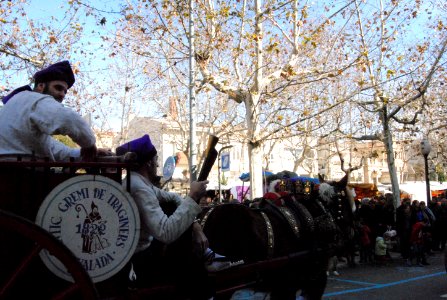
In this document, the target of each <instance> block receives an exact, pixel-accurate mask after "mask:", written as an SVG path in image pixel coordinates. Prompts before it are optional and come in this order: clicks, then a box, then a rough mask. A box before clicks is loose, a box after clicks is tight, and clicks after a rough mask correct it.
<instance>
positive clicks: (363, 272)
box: [323, 252, 447, 300]
mask: <svg viewBox="0 0 447 300" xmlns="http://www.w3.org/2000/svg"><path fill="white" fill-rule="evenodd" d="M391 257H392V259H393V260H392V262H389V263H388V264H386V265H376V264H374V263H367V264H358V263H357V265H356V267H354V268H352V267H348V266H347V265H346V263H340V262H339V264H338V272H339V273H340V275H339V276H334V275H333V274H330V276H329V277H328V283H327V287H326V290H325V293H324V296H323V299H324V300H350V299H368V300H376V299H377V300H379V299H380V300H400V299H402V300H403V299H405V300H408V299H418V300H432V299H433V300H435V299H447V276H446V270H445V266H444V254H443V253H441V252H435V253H434V254H433V255H429V256H427V260H428V262H429V263H430V265H429V266H424V267H420V266H411V267H408V266H406V265H405V263H404V260H403V259H402V258H401V257H400V254H399V253H396V252H391ZM356 260H357V261H358V256H357V257H356Z"/></svg>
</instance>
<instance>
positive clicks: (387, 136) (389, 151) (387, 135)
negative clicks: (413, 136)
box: [380, 107, 400, 209]
mask: <svg viewBox="0 0 447 300" xmlns="http://www.w3.org/2000/svg"><path fill="white" fill-rule="evenodd" d="M380 118H381V120H382V126H383V135H384V138H383V143H384V145H385V149H386V157H387V162H388V169H389V172H390V179H391V187H392V191H393V198H394V208H395V209H396V208H397V207H398V206H399V204H400V189H399V180H398V178H397V172H396V165H395V160H394V149H393V137H392V134H391V130H390V127H389V123H388V118H387V110H386V107H385V108H383V110H382V112H381V113H380Z"/></svg>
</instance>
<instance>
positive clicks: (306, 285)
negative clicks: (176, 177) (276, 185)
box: [201, 176, 353, 300]
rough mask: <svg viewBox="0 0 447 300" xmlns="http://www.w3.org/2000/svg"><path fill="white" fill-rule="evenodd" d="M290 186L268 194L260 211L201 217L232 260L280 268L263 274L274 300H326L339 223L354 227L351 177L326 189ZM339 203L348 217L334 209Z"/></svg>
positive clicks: (215, 245)
mask: <svg viewBox="0 0 447 300" xmlns="http://www.w3.org/2000/svg"><path fill="white" fill-rule="evenodd" d="M284 182H286V183H285V184H284V186H287V185H288V189H287V190H288V191H275V192H270V193H266V194H265V195H264V196H263V197H262V198H260V199H257V201H256V205H255V207H254V208H251V207H248V206H246V205H241V204H221V205H217V206H214V207H212V208H210V209H209V210H207V211H206V212H204V213H203V215H202V216H201V217H202V221H201V224H202V226H203V231H204V233H205V235H206V236H207V237H208V240H209V244H210V248H211V249H213V250H214V251H215V252H217V253H220V254H222V255H225V256H227V257H229V258H231V259H232V260H233V259H234V260H244V262H245V263H246V266H248V267H249V266H250V264H255V265H256V263H257V262H261V261H263V262H269V261H274V262H276V265H277V266H278V267H277V268H272V267H268V268H266V271H265V272H264V271H262V270H260V271H259V272H258V276H259V278H258V282H259V283H260V284H259V285H260V286H261V287H262V288H265V289H267V290H268V291H270V297H271V299H281V300H287V299H296V295H297V292H298V290H299V289H301V290H302V292H301V296H302V297H303V298H304V299H310V300H313V299H321V297H322V295H323V293H324V289H325V287H326V282H327V275H326V270H327V265H328V260H329V257H330V256H331V255H333V251H334V247H335V246H336V244H337V241H336V239H335V237H337V235H336V233H337V225H336V221H335V220H336V219H337V218H339V220H340V219H344V221H346V222H350V218H351V215H350V214H346V216H345V215H344V214H345V212H347V211H348V209H351V207H352V204H353V200H352V197H350V191H349V189H348V188H347V176H345V177H344V178H343V179H342V180H340V181H339V182H328V183H326V182H324V183H321V184H317V183H315V182H311V181H306V180H297V181H294V182H293V181H290V180H285V181H284ZM291 187H293V188H291ZM334 203H336V204H337V205H339V209H340V211H342V214H343V218H341V214H338V211H334V210H333V209H332V206H333V205H334ZM252 206H253V205H252ZM334 217H335V218H334ZM280 258H284V259H285V260H283V263H278V262H281V260H279V259H280ZM267 266H269V265H268V264H267ZM239 267H241V266H238V267H236V268H239Z"/></svg>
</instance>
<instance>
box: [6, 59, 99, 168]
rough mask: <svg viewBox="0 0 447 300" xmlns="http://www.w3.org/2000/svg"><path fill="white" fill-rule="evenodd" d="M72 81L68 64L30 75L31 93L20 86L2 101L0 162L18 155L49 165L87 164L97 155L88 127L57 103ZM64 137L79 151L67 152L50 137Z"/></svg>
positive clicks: (92, 135) (67, 148)
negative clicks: (65, 162) (73, 159)
mask: <svg viewBox="0 0 447 300" xmlns="http://www.w3.org/2000/svg"><path fill="white" fill-rule="evenodd" d="M74 82H75V77H74V74H73V71H72V69H71V66H70V63H69V62H68V61H62V62H58V63H55V64H53V65H50V66H49V67H47V68H45V69H43V70H41V71H39V72H37V73H36V74H34V89H33V90H31V87H30V86H22V87H20V88H18V89H16V90H14V91H13V92H11V93H10V94H9V95H7V96H5V97H3V99H2V101H3V103H4V106H3V108H2V109H1V110H0V128H1V129H0V159H3V160H5V159H11V158H14V157H17V155H20V156H22V157H27V156H33V157H37V158H46V157H48V158H49V159H50V160H51V161H63V160H67V159H69V158H70V157H82V158H83V159H84V160H91V159H93V158H94V157H95V156H96V154H97V148H96V146H95V142H96V139H95V135H94V133H93V131H92V129H91V128H90V126H89V124H87V122H86V121H85V120H84V119H82V118H81V116H80V115H79V114H78V113H76V112H74V111H73V110H71V109H69V108H67V107H64V106H63V105H62V104H61V102H62V100H63V99H64V98H65V95H66V93H67V90H68V89H69V88H71V87H72V86H73V84H74ZM54 134H62V135H68V136H69V137H70V138H71V139H72V140H73V141H74V142H75V143H77V144H78V145H79V146H81V149H75V148H70V147H67V146H66V145H64V144H63V143H61V142H59V141H57V140H55V139H54V138H53V137H52V135H54Z"/></svg>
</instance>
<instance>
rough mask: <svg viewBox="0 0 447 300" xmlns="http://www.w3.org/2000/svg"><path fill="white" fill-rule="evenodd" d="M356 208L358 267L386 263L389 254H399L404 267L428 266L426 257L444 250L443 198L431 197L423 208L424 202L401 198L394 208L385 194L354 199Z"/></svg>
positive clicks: (446, 210)
mask: <svg viewBox="0 0 447 300" xmlns="http://www.w3.org/2000/svg"><path fill="white" fill-rule="evenodd" d="M356 205H357V211H356V223H357V233H358V234H357V238H356V245H357V247H356V249H357V250H358V256H359V261H358V262H359V263H360V264H363V263H375V264H384V263H387V262H388V261H391V260H392V257H391V255H390V251H393V252H398V253H400V255H401V258H402V259H403V261H404V262H405V265H406V266H426V265H429V264H430V263H429V261H428V259H427V257H429V256H430V255H432V254H433V253H434V252H436V251H444V249H445V245H446V241H447V231H446V230H444V229H445V228H447V199H445V198H437V197H433V199H431V201H430V202H429V203H428V205H427V204H426V203H425V201H419V200H411V199H409V198H404V199H402V200H401V203H400V206H399V207H398V208H397V209H395V208H394V204H393V198H392V195H391V194H387V195H380V196H376V197H373V198H363V199H361V200H357V201H356ZM339 259H341V260H343V258H339ZM330 270H334V267H333V266H331V269H330ZM330 270H328V273H329V271H330ZM334 275H338V272H336V273H334Z"/></svg>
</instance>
